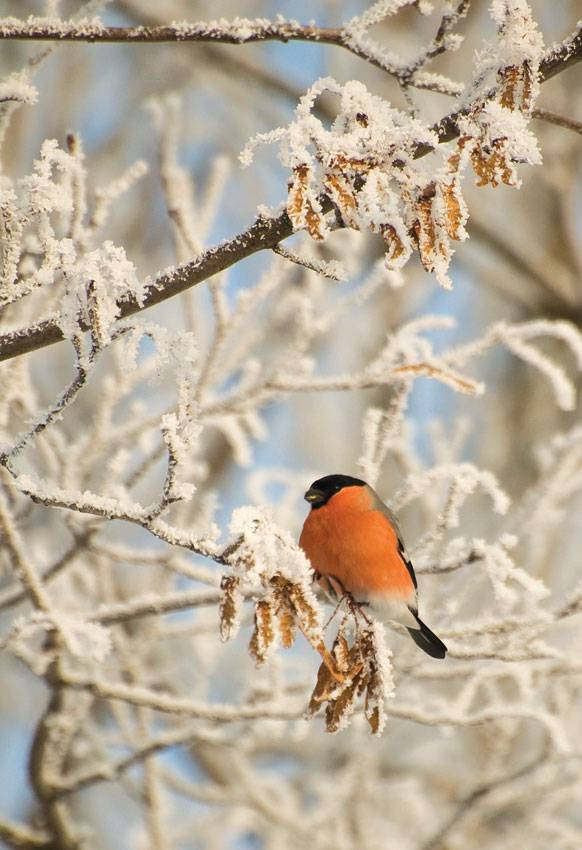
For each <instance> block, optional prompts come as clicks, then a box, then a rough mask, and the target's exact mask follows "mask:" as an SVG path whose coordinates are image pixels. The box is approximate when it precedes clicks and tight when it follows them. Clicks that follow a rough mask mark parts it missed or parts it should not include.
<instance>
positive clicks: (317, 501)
mask: <svg viewBox="0 0 582 850" xmlns="http://www.w3.org/2000/svg"><path fill="white" fill-rule="evenodd" d="M303 498H304V499H305V501H306V502H309V504H310V505H311V506H312V507H314V508H316V507H317V506H318V505H322V504H323V503H324V502H325V496H324V494H323V493H322V492H321V490H317V489H316V488H315V487H310V488H309V490H308V491H307V493H306V494H305V496H304V497H303Z"/></svg>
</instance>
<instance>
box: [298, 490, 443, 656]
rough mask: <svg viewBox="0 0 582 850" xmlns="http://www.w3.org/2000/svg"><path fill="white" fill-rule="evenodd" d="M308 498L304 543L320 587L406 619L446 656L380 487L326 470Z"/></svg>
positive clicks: (416, 635)
mask: <svg viewBox="0 0 582 850" xmlns="http://www.w3.org/2000/svg"><path fill="white" fill-rule="evenodd" d="M304 498H305V500H306V501H307V502H308V503H309V504H310V506H311V510H310V511H309V514H308V515H307V518H306V519H305V522H304V524H303V530H302V532H301V536H300V538H299V546H300V547H301V549H303V552H304V553H305V554H306V555H307V557H308V559H309V561H310V562H311V566H312V567H313V570H314V574H315V576H314V577H315V580H316V581H317V582H318V583H319V585H320V587H322V589H323V590H324V591H325V592H326V593H327V595H328V596H331V597H335V598H341V597H343V596H346V595H347V596H348V598H350V599H351V600H353V602H355V603H356V604H357V605H358V606H364V607H369V609H370V611H371V612H372V613H373V614H374V615H376V616H377V618H378V619H379V620H381V621H383V620H392V621H395V622H397V623H401V624H402V625H403V626H405V627H406V628H407V629H408V632H409V634H410V636H411V638H412V639H413V641H414V642H415V643H416V645H417V646H418V647H420V649H422V650H423V651H424V652H426V653H427V655H430V656H431V657H432V658H444V657H445V655H446V653H447V647H446V646H445V644H444V643H443V642H442V640H440V638H438V637H437V636H436V635H435V634H434V632H432V631H431V630H430V629H429V627H428V626H427V625H426V624H425V623H423V622H422V620H421V619H420V617H419V616H418V585H417V581H416V576H415V574H414V568H413V566H412V563H411V561H410V558H409V557H408V555H407V553H406V549H405V546H404V543H403V540H402V535H401V533H400V529H399V526H398V522H397V520H396V517H395V516H394V514H393V513H392V511H391V510H390V508H388V507H387V505H385V504H384V502H383V501H382V500H381V499H380V497H379V496H378V494H377V493H376V492H375V490H373V489H372V487H370V485H369V484H366V482H365V481H362V479H361V478H353V477H352V476H351V475H326V476H324V477H323V478H319V479H318V480H317V481H314V482H313V484H312V485H311V486H310V487H309V489H308V490H307V492H306V493H305V496H304Z"/></svg>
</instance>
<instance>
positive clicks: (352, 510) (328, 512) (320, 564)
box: [299, 487, 415, 599]
mask: <svg viewBox="0 0 582 850" xmlns="http://www.w3.org/2000/svg"><path fill="white" fill-rule="evenodd" d="M299 545H300V546H301V548H302V549H303V551H304V552H305V554H306V555H307V557H308V558H309V560H310V561H311V564H312V566H313V568H314V569H315V570H316V571H317V572H318V573H321V575H324V576H334V577H335V578H337V579H338V580H339V581H340V582H341V584H342V585H343V586H344V588H345V589H346V590H348V591H350V593H352V594H353V595H354V597H355V598H356V599H365V598H367V597H368V596H370V595H373V594H379V595H383V594H389V595H393V596H399V597H402V598H403V599H409V598H411V597H413V596H414V592H415V591H414V584H413V582H412V578H411V576H410V573H409V572H408V570H407V568H406V565H405V563H404V561H403V560H402V557H401V555H400V552H399V549H398V538H397V535H396V532H395V530H394V529H393V527H392V524H391V523H390V520H389V519H388V517H386V516H385V515H384V514H383V513H382V512H381V511H379V510H376V509H375V508H374V507H373V502H372V498H371V495H370V493H369V491H368V490H367V489H366V488H364V487H345V488H344V489H342V490H340V491H339V492H338V493H336V494H335V495H334V496H332V498H331V499H330V500H329V501H328V502H327V504H325V505H323V506H322V507H320V508H316V509H315V510H311V511H310V513H309V516H308V517H307V519H306V520H305V524H304V526H303V531H302V533H301V537H300V539H299Z"/></svg>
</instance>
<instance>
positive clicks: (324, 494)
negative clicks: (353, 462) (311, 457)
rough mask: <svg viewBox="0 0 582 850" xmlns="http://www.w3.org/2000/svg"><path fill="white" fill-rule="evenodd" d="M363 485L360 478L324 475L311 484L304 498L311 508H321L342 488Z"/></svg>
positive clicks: (363, 482)
mask: <svg viewBox="0 0 582 850" xmlns="http://www.w3.org/2000/svg"><path fill="white" fill-rule="evenodd" d="M365 484H366V482H365V481H362V479H361V478H353V477H352V476H351V475H325V476H324V477H323V478H318V479H317V481H314V482H313V484H312V485H311V487H310V488H309V490H308V491H307V492H306V494H305V497H304V498H305V500H306V501H307V502H309V504H310V505H311V507H312V508H321V507H322V505H325V504H326V502H328V501H329V500H330V499H331V497H332V496H333V495H334V493H337V492H338V491H339V490H342V489H343V488H344V487H364V486H365Z"/></svg>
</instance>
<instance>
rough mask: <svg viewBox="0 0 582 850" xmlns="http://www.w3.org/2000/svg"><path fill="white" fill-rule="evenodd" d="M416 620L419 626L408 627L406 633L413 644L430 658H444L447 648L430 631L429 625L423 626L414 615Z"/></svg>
mask: <svg viewBox="0 0 582 850" xmlns="http://www.w3.org/2000/svg"><path fill="white" fill-rule="evenodd" d="M415 616H416V615H415ZM416 622H417V623H418V626H419V627H418V629H408V633H409V635H410V637H411V638H412V640H413V641H414V642H415V644H416V645H417V646H419V647H420V648H421V649H422V650H423V652H426V654H427V655H430V656H431V657H432V658H444V657H445V655H446V654H447V648H446V646H445V645H444V643H443V642H442V640H441V639H440V638H438V637H437V636H436V635H435V633H434V632H431V630H430V629H429V627H428V626H425V624H424V623H423V622H422V620H421V619H419V618H418V617H416Z"/></svg>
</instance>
